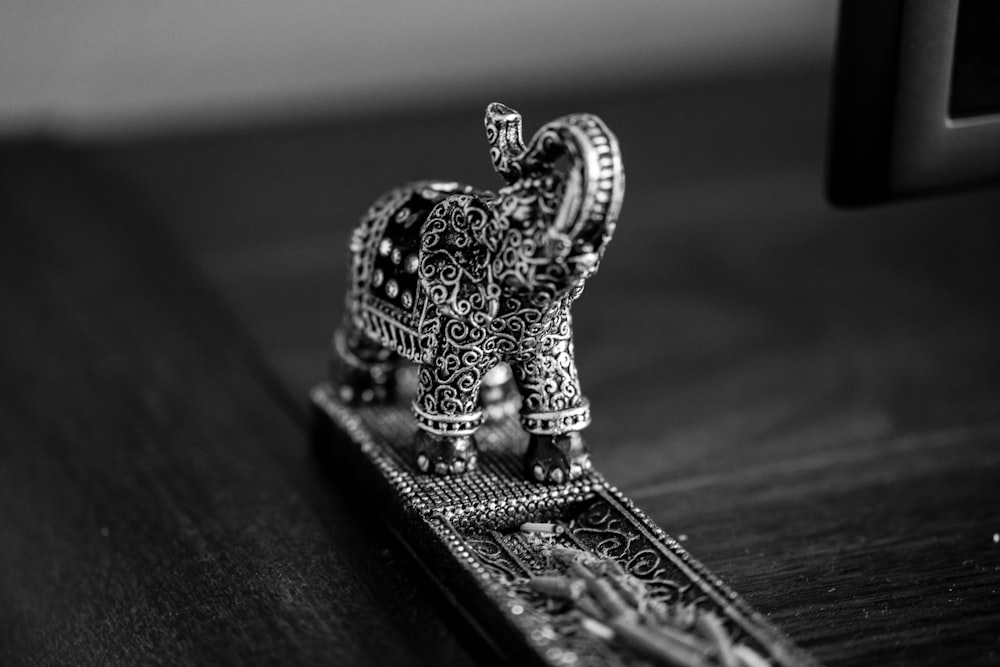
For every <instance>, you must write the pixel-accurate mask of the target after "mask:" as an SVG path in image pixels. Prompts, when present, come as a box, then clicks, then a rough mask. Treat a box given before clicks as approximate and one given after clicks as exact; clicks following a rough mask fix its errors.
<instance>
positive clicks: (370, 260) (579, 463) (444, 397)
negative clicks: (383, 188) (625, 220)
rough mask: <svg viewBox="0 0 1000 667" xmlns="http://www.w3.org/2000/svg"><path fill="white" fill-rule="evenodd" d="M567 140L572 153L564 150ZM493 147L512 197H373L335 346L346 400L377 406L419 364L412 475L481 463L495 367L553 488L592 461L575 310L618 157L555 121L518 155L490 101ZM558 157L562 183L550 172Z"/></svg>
mask: <svg viewBox="0 0 1000 667" xmlns="http://www.w3.org/2000/svg"><path fill="white" fill-rule="evenodd" d="M577 134H578V135H580V136H582V137H583V138H582V139H580V138H579V137H576V136H575V135H577ZM567 135H568V136H569V137H571V138H574V139H576V140H577V141H578V143H579V144H581V145H576V144H574V145H572V146H571V147H570V148H569V149H567V148H566V143H567ZM487 136H488V139H489V140H490V144H491V148H492V149H493V150H491V157H492V158H493V162H494V166H495V167H496V168H497V171H498V172H500V173H501V175H503V176H504V177H505V178H506V179H507V181H508V184H507V186H506V187H504V188H502V189H500V190H499V191H498V192H497V193H495V194H494V193H492V192H487V191H479V190H475V189H473V188H472V187H469V186H465V185H460V184H458V183H443V182H433V181H423V182H417V183H412V184H409V185H407V186H404V187H401V188H397V189H394V190H392V191H390V192H388V193H386V194H385V195H383V196H382V197H381V198H379V199H378V200H377V201H376V202H375V204H373V205H372V207H371V208H370V209H369V211H368V213H367V214H366V215H365V216H364V218H363V219H362V221H361V223H360V225H359V226H358V227H357V229H356V230H355V233H354V235H353V237H352V239H351V253H352V264H351V286H350V293H349V295H348V299H347V303H348V313H347V317H346V318H345V325H344V326H343V327H342V328H341V330H340V331H339V332H338V335H337V337H336V340H335V343H336V352H337V355H336V358H337V359H339V361H340V365H341V367H342V370H343V371H344V372H342V373H341V375H342V376H345V377H347V381H346V384H345V386H344V387H343V388H342V395H343V397H344V398H345V399H348V400H352V399H353V400H377V399H379V398H384V397H386V396H387V395H388V394H389V393H390V392H391V383H392V376H393V369H394V367H395V364H396V363H398V360H399V358H405V359H408V360H410V361H413V362H416V363H418V364H419V375H418V377H419V385H418V393H417V396H416V398H415V400H414V402H413V412H414V414H415V416H416V418H417V423H418V425H419V427H420V431H419V432H418V447H417V450H418V465H420V467H421V468H422V469H433V470H435V471H436V472H439V473H444V474H447V473H455V472H462V471H463V470H465V469H468V468H470V467H473V466H474V465H475V445H474V440H473V434H474V432H475V430H476V428H477V427H478V426H479V425H480V424H481V422H482V420H483V411H482V407H481V405H480V402H479V390H480V386H481V384H482V382H483V378H484V377H485V376H486V374H487V373H488V372H489V371H490V370H491V369H493V368H494V367H496V366H497V365H498V364H500V363H501V362H504V363H506V364H508V365H509V367H510V369H511V371H512V373H513V381H514V383H515V384H516V386H517V389H518V391H519V392H520V394H521V420H522V424H523V426H524V427H525V430H526V431H528V432H529V433H530V434H531V435H532V440H531V445H530V446H529V459H530V460H529V461H528V464H529V466H528V468H529V472H531V473H532V474H533V475H534V476H535V477H536V478H539V479H543V480H545V481H562V480H563V479H567V478H570V477H574V476H578V475H579V474H581V472H582V469H583V468H584V467H585V466H586V465H588V464H589V461H588V460H587V458H586V450H585V448H584V447H583V444H582V440H581V439H580V438H579V436H578V432H579V430H580V429H582V428H584V427H585V426H587V425H588V424H589V421H590V410H589V406H588V404H587V401H586V399H585V398H584V397H583V395H582V393H581V391H580V385H579V381H578V378H577V371H576V364H575V361H574V358H573V339H572V320H571V317H570V305H571V303H572V302H573V301H574V300H575V299H576V298H577V296H579V294H580V293H581V292H582V290H583V285H584V281H585V280H586V279H587V278H588V277H589V276H590V275H592V274H593V273H594V272H595V271H596V270H597V264H598V262H599V260H600V257H601V254H602V253H603V250H604V247H605V246H606V244H607V242H608V240H609V239H610V236H611V233H612V232H613V230H614V222H615V218H616V216H617V208H618V207H619V206H620V202H621V196H622V188H623V181H622V178H623V177H622V175H621V166H620V156H619V154H618V150H617V144H616V142H615V141H614V137H613V136H612V135H611V134H610V132H608V130H607V128H605V127H604V126H603V123H600V121H599V120H597V119H596V118H594V117H593V116H587V115H577V116H569V117H565V118H563V119H560V120H559V121H555V122H554V123H550V124H549V125H547V126H546V127H544V128H543V129H542V130H541V131H540V132H539V134H538V135H536V137H535V139H534V140H533V142H532V146H531V147H530V148H526V147H524V146H523V144H521V143H520V116H518V115H517V114H516V112H513V111H512V110H510V109H508V108H506V107H503V106H502V105H491V106H490V108H489V109H488V111H487ZM587 151H590V153H592V154H584V155H578V154H577V153H587ZM564 153H569V154H570V155H569V158H570V164H571V166H570V171H569V173H568V174H564V173H561V172H560V171H558V170H557V169H555V168H554V164H553V163H554V162H555V159H556V158H558V157H559V156H560V155H562V154H564ZM588 159H589V160H590V162H591V163H592V164H590V165H583V166H581V165H579V164H576V163H579V162H580V161H582V160H588ZM587 166H590V167H591V170H590V171H589V172H587V171H586V169H585V167H587ZM574 167H575V169H574ZM595 168H596V172H595V170H594V169H595ZM365 392H367V394H366V393H365Z"/></svg>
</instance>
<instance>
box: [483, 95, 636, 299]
mask: <svg viewBox="0 0 1000 667" xmlns="http://www.w3.org/2000/svg"><path fill="white" fill-rule="evenodd" d="M485 124H486V137H487V140H488V141H489V144H490V158H491V160H492V162H493V167H494V169H496V171H497V173H498V174H500V176H502V177H503V178H504V180H505V181H506V182H507V186H506V187H504V188H502V189H501V190H500V191H499V192H498V195H497V199H496V201H495V203H494V207H495V212H496V214H497V215H498V216H499V218H500V221H501V222H500V228H501V229H502V230H503V232H502V234H501V241H500V244H499V247H497V248H495V249H494V252H493V255H494V257H495V261H494V267H493V268H494V274H495V276H496V278H497V279H498V281H499V282H500V283H501V284H506V285H508V286H509V287H510V288H513V289H517V288H518V286H522V287H523V289H524V290H525V291H526V292H528V293H531V300H532V302H533V303H534V304H535V305H538V306H541V305H544V303H546V302H549V301H551V299H553V298H556V297H559V296H561V295H563V294H565V293H567V292H569V291H571V290H573V289H575V288H576V287H577V286H579V285H580V284H581V283H582V282H583V280H585V279H586V278H588V277H589V276H591V275H592V274H593V273H595V272H596V271H597V267H598V264H599V263H600V260H601V257H602V256H603V254H604V250H605V248H606V247H607V244H608V242H609V241H610V240H611V236H612V234H613V233H614V229H615V223H616V222H617V219H618V214H619V211H620V210H621V204H622V199H623V197H624V194H625V175H624V170H623V168H622V158H621V151H620V150H619V147H618V140H617V139H616V138H615V136H614V135H613V134H612V133H611V131H610V130H609V129H608V128H607V126H606V125H605V124H604V123H603V122H602V121H601V120H600V119H599V118H597V117H596V116H592V115H590V114H572V115H568V116H564V117H562V118H558V119H556V120H554V121H552V122H550V123H547V124H546V125H544V126H542V128H541V129H539V130H538V132H536V133H535V135H534V137H532V139H531V141H530V143H529V144H528V145H525V144H524V142H523V141H522V138H521V115H520V114H519V113H517V112H516V111H514V110H513V109H511V108H510V107H507V106H505V105H503V104H500V103H493V104H490V105H489V106H488V107H487V109H486V120H485ZM563 158H565V162H566V167H565V170H564V171H563V170H560V168H559V162H560V160H561V159H563Z"/></svg>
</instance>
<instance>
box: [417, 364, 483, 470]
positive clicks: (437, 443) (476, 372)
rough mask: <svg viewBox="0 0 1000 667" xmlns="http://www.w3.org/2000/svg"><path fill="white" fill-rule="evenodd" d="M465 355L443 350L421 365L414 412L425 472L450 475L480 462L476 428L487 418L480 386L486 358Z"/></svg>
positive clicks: (420, 465)
mask: <svg viewBox="0 0 1000 667" xmlns="http://www.w3.org/2000/svg"><path fill="white" fill-rule="evenodd" d="M465 357H466V358H464V359H461V360H460V357H459V356H457V355H445V356H444V357H441V358H438V359H437V360H435V361H434V362H429V363H425V364H422V365H421V367H420V374H419V378H420V384H419V387H418V389H417V397H416V399H414V401H413V414H414V415H415V416H416V418H417V424H418V425H419V427H420V429H419V431H418V432H417V436H416V443H415V449H416V457H417V458H416V462H417V467H418V468H419V469H420V470H421V471H422V472H433V473H435V474H438V475H451V474H459V473H463V472H466V471H467V470H472V469H473V468H475V467H476V460H477V456H478V449H477V447H476V439H475V432H476V429H478V428H479V426H480V424H482V423H483V411H482V409H481V408H480V406H479V388H480V385H481V383H482V379H483V376H484V375H485V374H486V371H487V370H488V364H486V362H485V361H481V362H480V363H475V361H474V360H472V363H469V362H470V359H468V358H467V357H468V355H465Z"/></svg>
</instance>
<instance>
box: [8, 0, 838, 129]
mask: <svg viewBox="0 0 1000 667" xmlns="http://www.w3.org/2000/svg"><path fill="white" fill-rule="evenodd" d="M835 23H836V3H835V2H833V0H814V1H812V2H803V1H802V0H753V1H752V2H737V1H733V0H638V1H636V2H627V3H622V2H612V1H610V0H544V1H539V0H470V1H468V2H456V1H454V0H427V1H424V2H414V3H402V2H386V1H384V0H379V1H377V2H375V1H372V0H363V1H362V0H344V1H340V2H330V1H329V0H294V1H286V2H271V1H268V0H213V1H209V2H206V1H205V0H173V1H172V2H149V1H141V2H136V1H131V2H126V1H123V0H90V1H88V2H80V1H78V0H76V1H74V0H58V1H57V0H50V1H48V2H27V1H13V0H11V1H7V2H4V3H3V4H0V134H6V135H10V134H16V133H21V132H25V131H34V130H38V129H50V130H53V129H54V130H58V131H62V132H70V133H77V134H85V135H89V134H106V133H112V134H114V133H122V132H146V131H156V130H161V129H165V128H171V129H178V128H186V127H191V126H199V125H205V124H215V123H220V122H221V123H226V124H231V123H243V122H253V121H254V120H256V119H259V118H268V117H274V116H282V115H287V114H295V115H301V114H303V113H305V114H311V113H317V114H325V115H347V114H351V115H353V114H358V113H368V112H373V111H374V112H379V111H393V110H398V109H399V108H401V107H405V106H413V105H417V106H425V107H426V106H433V105H440V104H442V103H445V102H461V100H462V98H463V97H474V96H482V95H484V94H487V95H489V94H490V93H496V94H497V95H498V96H499V95H500V94H510V92H511V91H514V92H517V93H528V92H532V91H541V90H545V91H548V92H552V91H557V92H558V91H559V90H563V89H565V90H566V91H575V90H580V89H591V90H592V89H598V88H599V87H600V86H604V85H616V86H620V85H623V84H632V83H642V82H644V81H647V80H670V79H676V78H691V77H699V76H706V75H711V74H712V73H713V72H718V71H730V70H737V71H744V70H753V69H762V68H770V69H773V68H775V67H783V66H791V65H795V66H797V65H803V64H805V65H808V64H809V63H811V62H812V63H815V62H825V61H828V60H829V57H830V54H831V53H832V47H833V33H834V29H835Z"/></svg>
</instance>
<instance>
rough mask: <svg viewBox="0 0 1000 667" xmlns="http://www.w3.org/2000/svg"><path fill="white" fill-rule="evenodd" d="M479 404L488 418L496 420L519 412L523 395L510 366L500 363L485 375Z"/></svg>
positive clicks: (480, 390)
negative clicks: (519, 391)
mask: <svg viewBox="0 0 1000 667" xmlns="http://www.w3.org/2000/svg"><path fill="white" fill-rule="evenodd" d="M479 405H480V407H482V409H483V413H484V414H485V415H486V419H488V420H494V421H496V420H498V419H503V418H505V417H510V416H512V415H515V414H517V411H518V409H519V408H520V407H521V395H520V394H519V393H518V391H517V384H516V383H515V382H514V373H513V372H512V371H511V369H510V366H508V365H507V364H505V363H499V364H497V365H496V366H494V367H493V369H492V370H490V372H488V373H487V374H486V375H484V376H483V384H482V386H481V387H480V389H479Z"/></svg>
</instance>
